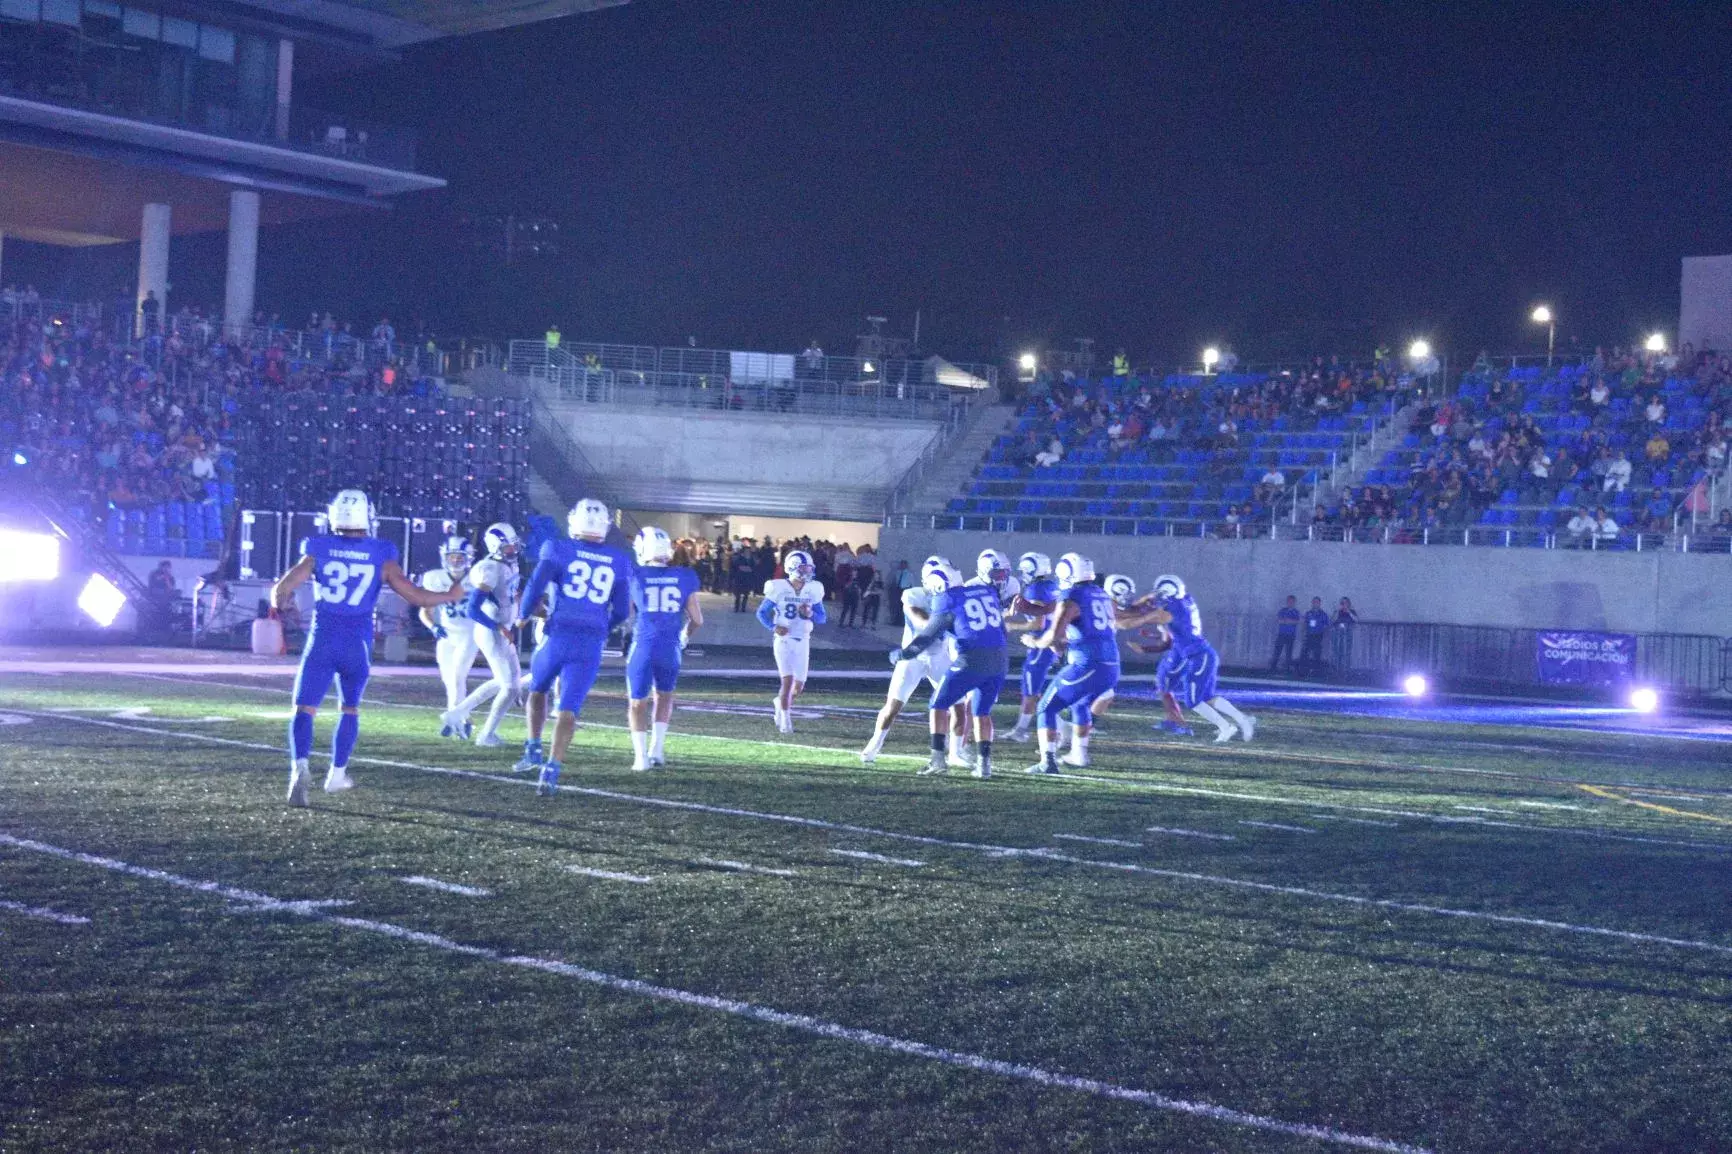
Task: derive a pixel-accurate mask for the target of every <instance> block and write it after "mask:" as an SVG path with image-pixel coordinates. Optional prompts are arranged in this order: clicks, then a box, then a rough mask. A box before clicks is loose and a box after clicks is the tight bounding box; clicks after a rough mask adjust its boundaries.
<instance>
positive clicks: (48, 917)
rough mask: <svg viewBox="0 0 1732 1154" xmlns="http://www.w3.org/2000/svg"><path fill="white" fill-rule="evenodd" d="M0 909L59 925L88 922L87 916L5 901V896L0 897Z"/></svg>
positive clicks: (82, 924) (80, 924) (86, 923)
mask: <svg viewBox="0 0 1732 1154" xmlns="http://www.w3.org/2000/svg"><path fill="white" fill-rule="evenodd" d="M0 910H6V911H8V912H10V913H14V914H22V915H24V916H25V917H27V918H35V919H37V920H38V921H44V922H53V923H54V924H56V925H61V926H87V925H89V924H90V919H89V918H84V917H79V916H78V915H77V914H63V913H60V912H59V911H58V910H49V909H44V908H42V907H41V906H27V905H25V904H24V903H23V902H14V901H7V900H6V899H5V898H0Z"/></svg>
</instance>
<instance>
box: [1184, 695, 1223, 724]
mask: <svg viewBox="0 0 1732 1154" xmlns="http://www.w3.org/2000/svg"><path fill="white" fill-rule="evenodd" d="M1216 700H1217V701H1218V700H1220V699H1219V698H1216ZM1192 708H1193V709H1195V710H1196V713H1197V716H1198V717H1201V718H1202V719H1203V720H1204V721H1207V722H1208V723H1209V724H1211V725H1213V726H1214V727H1215V728H1216V729H1232V728H1233V723H1232V722H1231V721H1228V720H1227V719H1226V718H1225V717H1222V716H1221V715H1220V714H1219V713H1216V712H1215V709H1214V707H1213V706H1211V705H1210V704H1209V703H1208V702H1207V701H1204V702H1201V703H1199V704H1197V705H1195V706H1193V707H1192Z"/></svg>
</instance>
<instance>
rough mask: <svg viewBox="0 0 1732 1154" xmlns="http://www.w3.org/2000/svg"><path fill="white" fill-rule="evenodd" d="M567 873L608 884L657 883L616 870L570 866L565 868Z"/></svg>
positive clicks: (641, 884) (643, 884)
mask: <svg viewBox="0 0 1732 1154" xmlns="http://www.w3.org/2000/svg"><path fill="white" fill-rule="evenodd" d="M563 868H564V870H565V872H566V873H571V874H577V875H579V876H580V877H586V878H600V879H601V880H602V881H606V882H630V883H632V884H633V885H639V886H647V885H649V884H650V883H651V882H653V881H655V879H654V878H652V877H648V876H646V875H644V874H628V873H620V872H618V871H616V870H598V869H594V868H592V867H590V866H580V865H568V866H565V867H563Z"/></svg>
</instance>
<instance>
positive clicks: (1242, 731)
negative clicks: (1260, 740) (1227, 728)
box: [1239, 713, 1257, 741]
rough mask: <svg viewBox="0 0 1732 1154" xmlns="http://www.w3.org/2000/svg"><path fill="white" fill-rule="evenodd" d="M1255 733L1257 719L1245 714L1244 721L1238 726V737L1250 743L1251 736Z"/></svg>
mask: <svg viewBox="0 0 1732 1154" xmlns="http://www.w3.org/2000/svg"><path fill="white" fill-rule="evenodd" d="M1256 732H1257V719H1256V718H1255V717H1252V716H1251V715H1250V714H1248V713H1247V714H1246V715H1245V720H1244V721H1243V722H1241V723H1240V725H1239V736H1240V737H1241V738H1243V739H1244V740H1246V741H1250V740H1251V737H1252V735H1253V734H1255V733H1256Z"/></svg>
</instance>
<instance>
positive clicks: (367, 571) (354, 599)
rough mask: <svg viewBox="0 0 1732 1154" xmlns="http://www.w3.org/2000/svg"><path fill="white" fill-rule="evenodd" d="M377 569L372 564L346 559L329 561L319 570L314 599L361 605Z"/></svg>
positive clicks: (337, 603) (314, 587)
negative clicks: (354, 562)
mask: <svg viewBox="0 0 1732 1154" xmlns="http://www.w3.org/2000/svg"><path fill="white" fill-rule="evenodd" d="M376 572H377V570H376V569H375V568H374V567H373V566H371V565H360V564H352V563H349V562H345V561H327V562H325V564H324V567H323V568H321V569H320V570H319V580H318V582H317V583H316V584H315V585H314V586H313V600H314V601H326V602H329V603H331V604H333V605H341V604H344V603H347V604H349V605H352V606H356V607H359V606H360V604H361V599H362V598H363V597H365V596H366V595H367V590H368V589H370V588H372V586H373V575H374V573H376Z"/></svg>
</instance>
